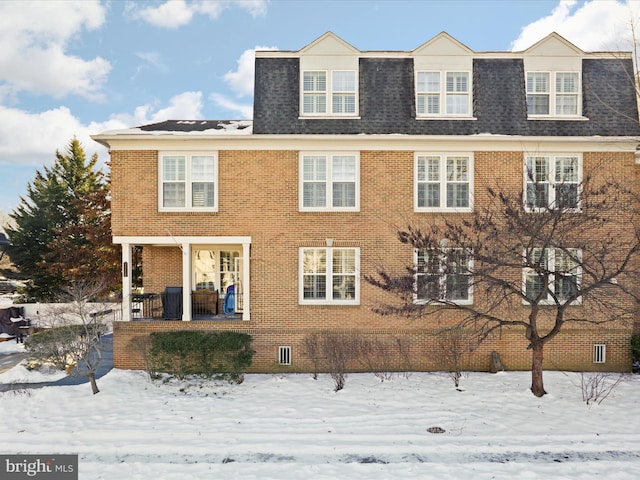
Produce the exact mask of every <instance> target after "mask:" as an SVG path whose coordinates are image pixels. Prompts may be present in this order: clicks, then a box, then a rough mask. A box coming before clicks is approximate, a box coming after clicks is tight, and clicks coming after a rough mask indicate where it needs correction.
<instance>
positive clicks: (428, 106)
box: [416, 71, 471, 117]
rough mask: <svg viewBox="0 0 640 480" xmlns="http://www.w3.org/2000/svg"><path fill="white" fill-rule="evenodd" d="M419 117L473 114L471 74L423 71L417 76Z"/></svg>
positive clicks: (417, 111)
mask: <svg viewBox="0 0 640 480" xmlns="http://www.w3.org/2000/svg"><path fill="white" fill-rule="evenodd" d="M416 97H417V98H416V113H417V114H418V116H422V117H429V116H465V117H468V116H469V115H470V114H471V113H470V112H471V85H470V74H469V72H444V71H423V72H417V74H416Z"/></svg>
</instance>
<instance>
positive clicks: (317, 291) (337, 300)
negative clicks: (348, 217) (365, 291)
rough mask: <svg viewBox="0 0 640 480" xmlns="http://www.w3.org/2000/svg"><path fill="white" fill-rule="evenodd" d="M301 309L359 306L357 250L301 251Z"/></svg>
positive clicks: (313, 248)
mask: <svg viewBox="0 0 640 480" xmlns="http://www.w3.org/2000/svg"><path fill="white" fill-rule="evenodd" d="M299 255H300V258H299V261H300V285H299V290H300V294H299V300H300V304H302V305H305V304H306V305H324V304H336V305H359V304H360V248H358V247H301V248H300V251H299Z"/></svg>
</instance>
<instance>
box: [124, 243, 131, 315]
mask: <svg viewBox="0 0 640 480" xmlns="http://www.w3.org/2000/svg"><path fill="white" fill-rule="evenodd" d="M131 259H132V254H131V245H130V244H128V243H123V244H122V265H121V267H122V320H123V321H125V322H130V321H131V290H132V288H133V280H132V277H133V275H132V274H131V269H132V263H131Z"/></svg>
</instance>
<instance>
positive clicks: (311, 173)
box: [299, 152, 360, 212]
mask: <svg viewBox="0 0 640 480" xmlns="http://www.w3.org/2000/svg"><path fill="white" fill-rule="evenodd" d="M299 206H300V211H310V212H319V211H338V212H348V211H358V210H359V209H360V156H359V154H355V153H339V152H334V153H323V152H301V153H300V205H299Z"/></svg>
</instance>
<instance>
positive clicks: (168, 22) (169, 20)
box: [136, 0, 194, 28]
mask: <svg viewBox="0 0 640 480" xmlns="http://www.w3.org/2000/svg"><path fill="white" fill-rule="evenodd" d="M193 13H194V12H193V8H192V7H191V6H190V5H187V3H186V2H185V0H169V1H168V2H166V3H163V4H162V5H160V6H159V7H147V8H143V9H141V10H139V11H138V12H137V13H136V16H137V17H138V18H140V19H142V20H144V21H146V22H147V23H150V24H151V25H154V26H156V27H161V28H179V27H182V26H184V25H187V24H188V23H189V22H190V21H191V19H192V18H193Z"/></svg>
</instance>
